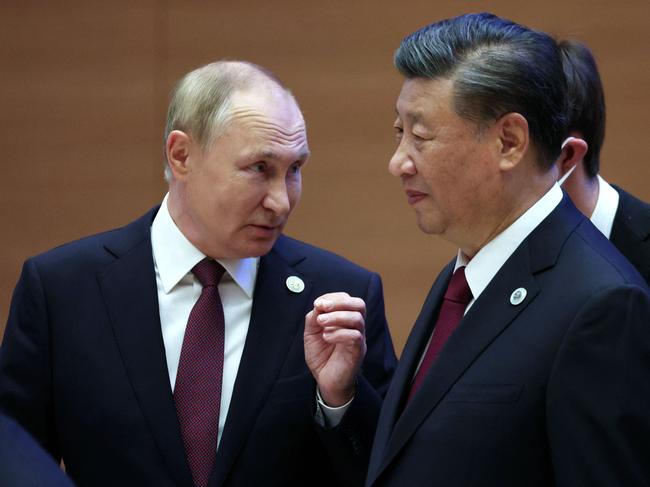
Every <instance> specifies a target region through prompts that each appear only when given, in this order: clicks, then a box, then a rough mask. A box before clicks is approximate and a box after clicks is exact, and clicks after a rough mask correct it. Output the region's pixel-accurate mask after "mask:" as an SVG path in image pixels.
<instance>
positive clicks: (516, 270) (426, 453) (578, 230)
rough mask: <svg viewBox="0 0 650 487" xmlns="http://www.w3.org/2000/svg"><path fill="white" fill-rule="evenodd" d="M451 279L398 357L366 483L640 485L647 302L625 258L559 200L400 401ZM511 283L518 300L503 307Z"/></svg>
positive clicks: (646, 402)
mask: <svg viewBox="0 0 650 487" xmlns="http://www.w3.org/2000/svg"><path fill="white" fill-rule="evenodd" d="M452 270H453V262H452V263H451V264H449V266H447V268H445V269H444V270H443V272H442V273H441V274H440V276H439V277H438V279H437V280H436V282H435V283H434V285H433V287H432V289H431V292H430V293H429V295H428V297H427V299H426V301H425V303H424V307H423V309H422V311H421V314H420V316H419V318H418V319H417V321H416V323H415V326H414V328H413V330H412V332H411V335H410V337H409V338H408V341H407V343H406V346H405V348H404V352H403V353H402V356H401V360H400V363H399V366H398V368H397V370H396V372H395V375H394V379H393V382H392V384H391V387H390V389H389V392H388V394H387V396H386V398H385V400H384V404H383V408H382V411H381V415H380V419H379V424H378V428H377V433H376V437H375V444H374V447H373V451H372V455H371V460H370V467H369V474H368V479H367V484H368V485H372V486H400V487H402V486H441V487H442V486H444V487H456V486H463V487H469V486H495V487H496V486H498V487H510V486H512V487H522V486H526V487H536V486H540V487H541V486H551V485H557V486H567V487H575V486H590V487H595V486H603V487H605V486H607V487H611V486H626V487H632V486H648V485H650V461H649V458H650V457H649V456H648V452H650V296H649V294H648V292H649V291H648V288H647V286H646V284H645V282H644V281H643V280H642V279H641V277H640V276H639V275H638V273H637V272H636V271H635V270H634V268H633V267H632V266H631V265H630V264H629V262H628V261H627V260H625V259H624V258H623V257H622V256H621V254H620V253H619V252H618V251H617V250H616V249H615V248H614V247H613V246H612V245H611V243H610V242H608V241H607V239H606V238H605V237H604V236H603V235H602V234H601V233H600V232H599V231H598V230H597V229H596V228H595V227H594V226H593V225H592V224H591V223H590V222H589V221H588V220H587V219H585V218H584V217H583V216H582V215H581V214H580V213H579V212H578V211H577V210H576V209H575V207H574V206H573V204H571V203H570V201H569V200H568V198H567V197H566V196H565V198H564V200H563V201H562V203H560V205H558V207H557V208H556V209H555V210H554V211H553V212H552V213H551V214H550V215H549V216H548V217H547V218H546V219H545V220H544V221H543V222H542V223H541V224H540V225H539V226H538V227H537V228H536V229H535V230H534V231H533V232H532V233H531V234H530V235H529V236H528V238H526V239H525V240H524V242H523V243H522V244H521V245H520V246H519V248H518V249H517V250H516V251H515V252H514V254H513V255H512V256H511V257H510V258H509V259H508V261H507V262H506V263H505V264H504V265H503V267H502V268H501V269H500V270H499V272H498V273H497V274H496V276H495V277H494V279H493V280H492V281H491V282H490V284H489V285H488V287H487V288H486V289H485V290H484V291H483V293H482V294H481V295H480V297H479V298H478V299H477V300H476V301H475V302H474V304H473V305H472V307H471V308H470V309H469V310H468V312H467V313H466V315H465V316H464V318H463V320H462V321H461V323H460V325H459V327H458V328H457V329H456V331H455V333H454V334H453V335H452V336H451V337H450V339H449V341H448V342H447V343H446V345H445V347H444V348H443V350H442V351H441V353H440V355H439V357H438V359H437V361H436V363H435V364H434V365H433V366H432V368H431V370H430V373H429V375H428V376H427V378H426V379H425V381H424V383H423V385H422V387H421V388H420V389H419V391H418V392H417V393H416V395H415V396H414V397H413V398H412V400H411V401H410V402H409V403H408V404H407V405H405V404H404V397H405V395H406V393H407V391H408V388H409V384H410V380H411V377H412V376H413V373H414V370H415V367H416V366H417V363H418V360H419V358H420V357H421V355H422V353H423V350H424V347H425V345H426V343H427V340H428V338H429V336H430V335H431V332H432V328H433V324H434V323H435V319H436V316H437V315H438V312H439V308H440V303H441V299H442V296H443V294H444V291H445V289H446V287H447V283H448V282H449V279H450V277H451V272H452ZM518 288H525V289H526V290H527V296H526V298H525V299H524V300H523V302H521V303H520V304H511V300H510V296H511V294H512V293H513V291H515V290H516V289H518ZM515 302H516V301H515Z"/></svg>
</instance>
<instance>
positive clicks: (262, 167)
mask: <svg viewBox="0 0 650 487" xmlns="http://www.w3.org/2000/svg"><path fill="white" fill-rule="evenodd" d="M251 169H252V170H253V172H259V173H262V172H264V171H266V162H256V163H255V164H253V165H252V166H251Z"/></svg>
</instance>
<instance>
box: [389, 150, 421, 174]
mask: <svg viewBox="0 0 650 487" xmlns="http://www.w3.org/2000/svg"><path fill="white" fill-rule="evenodd" d="M388 172H390V173H391V174H392V175H393V176H395V177H401V176H406V175H413V174H415V172H416V171H415V164H413V160H412V159H411V157H410V156H409V153H408V151H407V150H406V148H405V147H404V144H403V143H400V145H399V146H398V147H397V149H396V150H395V153H394V154H393V157H391V158H390V161H389V162H388Z"/></svg>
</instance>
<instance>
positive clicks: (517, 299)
mask: <svg viewBox="0 0 650 487" xmlns="http://www.w3.org/2000/svg"><path fill="white" fill-rule="evenodd" d="M526 294H528V291H526V289H525V288H523V287H520V288H517V289H515V290H514V291H512V294H511V295H510V304H512V305H514V306H517V305H518V304H521V303H522V302H523V301H524V299H526Z"/></svg>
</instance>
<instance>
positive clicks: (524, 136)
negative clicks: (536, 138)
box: [493, 112, 529, 171]
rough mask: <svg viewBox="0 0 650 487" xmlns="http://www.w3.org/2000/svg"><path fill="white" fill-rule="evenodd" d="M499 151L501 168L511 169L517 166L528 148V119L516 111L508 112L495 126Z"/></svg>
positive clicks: (504, 169) (503, 169)
mask: <svg viewBox="0 0 650 487" xmlns="http://www.w3.org/2000/svg"><path fill="white" fill-rule="evenodd" d="M493 130H496V135H497V140H498V151H499V161H500V162H499V168H500V169H501V170H502V171H510V170H512V169H514V168H515V167H517V165H518V164H519V162H520V161H521V160H522V159H523V158H524V155H525V154H526V151H527V150H528V144H529V134H528V121H527V120H526V119H525V118H524V116H523V115H521V114H519V113H515V112H510V113H506V114H505V115H503V116H502V117H501V118H500V119H499V120H497V121H496V122H495V124H494V126H493Z"/></svg>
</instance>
